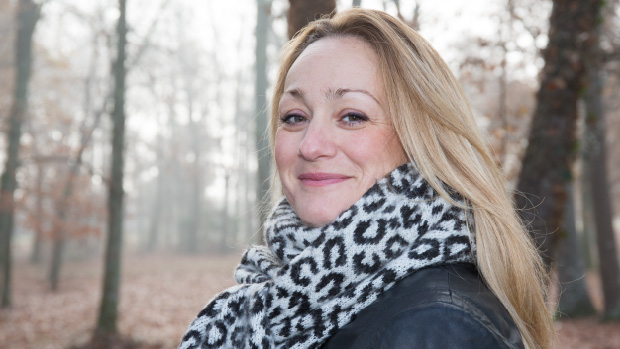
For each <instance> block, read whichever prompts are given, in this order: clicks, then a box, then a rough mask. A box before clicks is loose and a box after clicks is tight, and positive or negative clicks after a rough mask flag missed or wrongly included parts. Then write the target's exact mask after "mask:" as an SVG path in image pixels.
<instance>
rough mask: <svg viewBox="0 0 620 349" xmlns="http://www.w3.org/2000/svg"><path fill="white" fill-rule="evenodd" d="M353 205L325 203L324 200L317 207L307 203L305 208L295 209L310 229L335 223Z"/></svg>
mask: <svg viewBox="0 0 620 349" xmlns="http://www.w3.org/2000/svg"><path fill="white" fill-rule="evenodd" d="M351 205H353V204H351ZM351 205H345V204H342V203H338V204H335V203H325V199H324V200H322V202H320V203H317V204H316V205H308V202H306V205H304V206H305V207H297V208H295V207H294V209H295V212H297V215H298V216H299V218H300V219H301V220H302V221H303V222H304V223H306V224H307V225H308V226H310V227H314V228H317V227H322V226H325V225H327V224H329V223H331V222H333V221H334V220H335V219H336V218H338V216H339V215H340V214H341V213H342V212H344V211H345V210H346V209H348V208H349V207H351Z"/></svg>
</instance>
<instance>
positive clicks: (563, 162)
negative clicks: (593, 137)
mask: <svg viewBox="0 0 620 349" xmlns="http://www.w3.org/2000/svg"><path fill="white" fill-rule="evenodd" d="M600 7H601V1H599V0H587V1H577V0H555V1H554V2H553V10H552V12H551V18H550V20H549V24H550V25H549V44H548V46H547V48H546V49H545V51H544V53H543V58H544V60H545V66H544V68H543V71H542V80H541V83H540V88H539V90H538V94H537V97H536V99H537V105H536V109H535V111H534V116H533V120H532V126H531V131H530V135H529V138H528V141H529V143H528V147H527V150H526V153H525V157H524V159H523V167H522V169H521V173H520V175H519V181H518V183H519V184H518V187H517V189H518V191H519V192H520V193H524V194H533V195H536V197H538V198H540V200H538V199H537V200H536V202H535V204H536V211H534V210H532V209H525V210H522V211H521V213H522V217H523V218H524V220H525V221H526V222H530V224H531V227H530V228H531V231H532V234H533V236H534V238H535V241H536V244H537V245H538V246H539V248H540V249H541V253H542V254H543V258H544V261H545V263H546V264H547V265H548V266H550V265H551V262H552V260H553V244H552V238H553V235H549V233H551V232H554V231H556V229H558V227H560V226H561V224H562V217H563V211H564V204H565V202H566V200H567V193H566V185H567V183H569V182H570V181H571V180H572V175H571V169H572V165H573V163H574V161H575V152H574V149H575V146H576V142H577V140H576V120H577V100H578V98H579V91H580V90H581V88H582V86H583V79H584V73H585V71H584V67H583V64H582V62H581V61H580V60H579V59H578V58H579V57H580V54H581V52H583V51H584V49H585V48H586V47H587V46H588V45H589V44H590V42H589V41H588V40H585V41H584V40H583V37H584V36H586V37H588V36H590V35H592V34H593V32H594V29H595V25H596V19H597V18H598V14H599V13H600ZM516 204H517V206H518V207H519V208H524V207H526V206H528V198H527V197H526V196H524V195H517V196H516Z"/></svg>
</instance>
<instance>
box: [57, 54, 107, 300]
mask: <svg viewBox="0 0 620 349" xmlns="http://www.w3.org/2000/svg"><path fill="white" fill-rule="evenodd" d="M96 52H97V50H96V49H95V50H94V52H93V55H92V59H91V62H90V69H89V71H90V72H89V75H88V77H87V78H86V81H85V84H84V85H85V86H84V90H85V95H84V115H90V114H91V112H92V108H91V106H92V100H91V94H90V89H91V84H92V80H93V78H94V76H95V69H96V67H97V63H98V55H97V53H96ZM108 103H109V102H108V98H105V99H104V101H103V103H102V105H101V108H100V109H99V110H97V111H96V112H94V118H93V121H92V125H90V127H89V126H88V118H84V120H83V122H82V127H80V130H81V131H82V135H81V137H80V147H79V148H78V151H77V153H76V154H75V158H74V159H72V161H71V162H70V167H69V173H68V174H67V179H66V181H65V185H64V188H63V191H62V197H61V199H60V200H59V201H58V202H56V203H55V205H56V220H55V221H54V225H53V227H52V228H53V229H52V232H53V238H54V241H53V247H52V261H51V264H50V273H49V278H48V279H49V282H50V288H51V289H52V291H57V290H58V282H59V280H60V271H61V266H62V259H63V255H64V250H65V244H66V240H67V238H68V232H67V228H66V227H67V225H66V222H65V220H66V218H67V211H68V210H69V205H70V202H71V200H70V199H71V196H72V195H73V188H74V186H75V179H76V178H77V176H78V174H79V172H80V168H81V167H82V163H83V161H84V152H85V151H86V148H87V147H88V145H89V144H90V141H91V140H92V136H93V133H94V132H95V130H96V129H97V128H98V127H99V122H100V121H101V117H102V115H103V113H104V112H105V111H106V110H107V107H108Z"/></svg>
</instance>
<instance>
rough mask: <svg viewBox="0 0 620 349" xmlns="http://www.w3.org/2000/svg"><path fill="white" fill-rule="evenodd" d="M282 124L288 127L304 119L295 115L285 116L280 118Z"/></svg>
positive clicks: (304, 119)
mask: <svg viewBox="0 0 620 349" xmlns="http://www.w3.org/2000/svg"><path fill="white" fill-rule="evenodd" d="M281 120H282V122H283V123H285V124H288V125H296V124H299V123H302V122H304V121H306V118H305V117H304V116H301V115H297V114H289V115H285V116H283V117H282V118H281Z"/></svg>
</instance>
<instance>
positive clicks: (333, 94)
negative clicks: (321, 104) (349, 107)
mask: <svg viewBox="0 0 620 349" xmlns="http://www.w3.org/2000/svg"><path fill="white" fill-rule="evenodd" d="M351 92H358V93H363V94H365V95H367V96H368V97H370V98H372V99H373V100H374V101H375V102H376V103H377V104H379V105H381V103H379V100H378V99H377V98H376V97H375V96H373V95H372V93H370V92H368V91H366V90H364V89H356V88H337V89H335V90H332V89H329V90H328V91H327V93H326V94H325V96H326V98H327V99H328V100H332V99H335V98H342V97H343V96H344V95H345V94H347V93H351Z"/></svg>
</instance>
